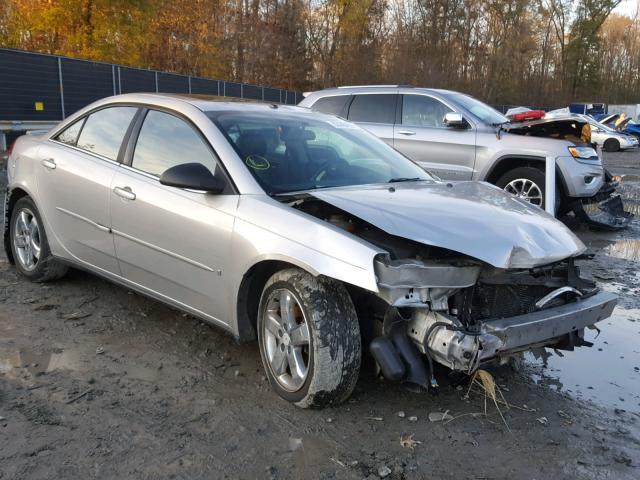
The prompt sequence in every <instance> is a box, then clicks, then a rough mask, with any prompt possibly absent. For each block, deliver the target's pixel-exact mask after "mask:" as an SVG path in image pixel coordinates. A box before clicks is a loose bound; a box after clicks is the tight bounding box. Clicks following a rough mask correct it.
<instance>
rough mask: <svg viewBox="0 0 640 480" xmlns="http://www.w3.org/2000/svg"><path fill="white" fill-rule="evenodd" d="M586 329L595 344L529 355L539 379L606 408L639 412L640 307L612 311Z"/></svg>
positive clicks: (589, 338) (536, 378)
mask: <svg viewBox="0 0 640 480" xmlns="http://www.w3.org/2000/svg"><path fill="white" fill-rule="evenodd" d="M597 326H598V328H600V330H601V333H600V335H598V334H597V332H596V331H595V330H586V331H585V339H586V340H588V341H590V342H593V343H594V345H593V347H591V348H588V347H580V348H577V349H576V350H574V351H573V352H566V351H554V350H552V349H543V350H537V351H535V352H530V353H526V354H525V361H526V362H527V363H528V364H530V365H532V366H533V367H534V371H535V373H533V374H532V377H533V379H534V380H535V381H536V383H542V384H545V385H548V386H551V387H552V388H556V389H557V390H560V391H564V392H567V393H569V394H571V395H572V396H574V397H576V398H579V399H582V400H591V401H593V402H595V403H597V404H599V405H603V406H606V407H617V408H623V409H625V410H628V411H634V412H640V309H631V310H622V309H619V308H616V310H615V311H614V313H613V316H612V317H611V318H609V319H607V320H605V321H603V322H600V323H599V324H597Z"/></svg>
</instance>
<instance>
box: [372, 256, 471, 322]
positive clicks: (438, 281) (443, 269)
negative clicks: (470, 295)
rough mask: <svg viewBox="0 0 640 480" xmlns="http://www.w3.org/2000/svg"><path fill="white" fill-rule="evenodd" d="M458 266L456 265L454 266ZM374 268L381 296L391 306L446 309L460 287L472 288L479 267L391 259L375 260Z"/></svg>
mask: <svg viewBox="0 0 640 480" xmlns="http://www.w3.org/2000/svg"><path fill="white" fill-rule="evenodd" d="M456 263H457V264H456ZM374 269H375V272H376V277H377V279H378V288H379V289H380V293H379V295H380V297H382V298H383V299H384V300H386V301H387V302H388V303H389V304H390V305H393V306H396V307H398V306H404V307H408V306H413V307H424V306H425V305H427V304H428V305H429V306H430V308H431V309H432V310H448V309H449V304H448V298H449V296H451V295H452V294H453V293H455V292H456V291H457V290H458V289H460V288H465V287H470V286H472V285H474V284H475V283H476V282H477V280H478V276H479V275H480V270H481V267H480V265H478V264H473V263H471V262H469V261H464V259H458V261H457V262H456V261H455V259H452V260H448V261H446V262H438V261H435V260H425V261H421V260H414V259H406V260H391V259H390V258H388V257H382V256H380V257H377V258H376V260H375V262H374Z"/></svg>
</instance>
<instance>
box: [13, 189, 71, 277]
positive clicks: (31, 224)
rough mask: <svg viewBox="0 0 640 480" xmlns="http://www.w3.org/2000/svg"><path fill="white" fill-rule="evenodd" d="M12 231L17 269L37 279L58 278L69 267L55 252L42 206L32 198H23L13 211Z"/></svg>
mask: <svg viewBox="0 0 640 480" xmlns="http://www.w3.org/2000/svg"><path fill="white" fill-rule="evenodd" d="M10 221H11V223H10V228H9V234H10V236H11V237H10V238H11V253H12V255H13V258H14V260H15V262H16V268H17V269H18V272H20V273H21V274H22V275H23V276H25V277H27V278H28V279H29V280H31V281H33V282H47V281H49V280H56V279H58V278H61V277H63V276H64V275H65V273H67V270H68V267H67V266H66V265H64V264H62V263H60V262H59V261H57V260H56V259H55V258H53V256H52V255H51V250H49V244H48V243H47V236H46V234H45V232H44V225H43V224H42V220H41V218H40V214H39V213H38V209H37V208H36V206H35V204H34V203H33V201H32V200H31V199H30V198H29V197H22V198H21V199H19V200H18V201H17V202H16V204H15V206H14V207H13V211H12V212H11V220H10Z"/></svg>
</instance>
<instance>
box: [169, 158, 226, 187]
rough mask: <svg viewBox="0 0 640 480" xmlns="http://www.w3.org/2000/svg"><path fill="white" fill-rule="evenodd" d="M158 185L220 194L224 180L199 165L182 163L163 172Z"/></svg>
mask: <svg viewBox="0 0 640 480" xmlns="http://www.w3.org/2000/svg"><path fill="white" fill-rule="evenodd" d="M160 183H161V184H162V185H167V186H169V187H177V188H189V189H192V190H203V191H205V192H210V193H222V192H223V191H224V188H225V182H224V180H222V179H220V178H218V177H216V176H215V175H214V174H213V173H211V171H210V170H209V169H208V168H207V167H205V166H204V165H202V164H201V163H183V164H181V165H176V166H175V167H171V168H169V169H168V170H165V171H164V172H163V173H162V175H161V176H160Z"/></svg>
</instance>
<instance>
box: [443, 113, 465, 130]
mask: <svg viewBox="0 0 640 480" xmlns="http://www.w3.org/2000/svg"><path fill="white" fill-rule="evenodd" d="M444 124H445V125H446V126H447V127H451V128H466V127H467V122H465V121H464V118H462V114H461V113H457V112H449V113H445V115H444Z"/></svg>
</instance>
